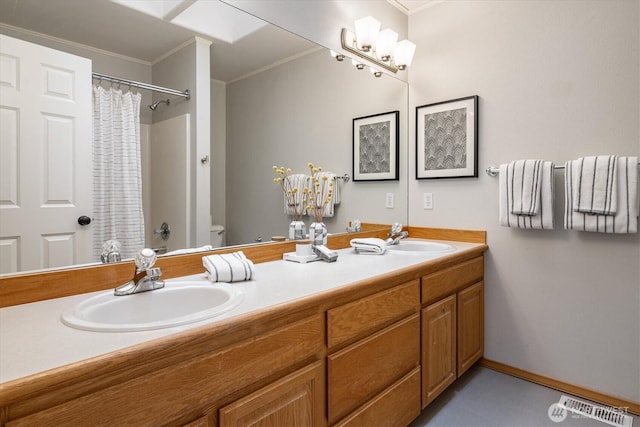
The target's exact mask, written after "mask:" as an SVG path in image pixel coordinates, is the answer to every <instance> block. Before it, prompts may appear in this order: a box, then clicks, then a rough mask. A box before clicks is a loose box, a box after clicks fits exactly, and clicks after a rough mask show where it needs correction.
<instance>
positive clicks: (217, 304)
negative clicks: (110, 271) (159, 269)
mask: <svg viewBox="0 0 640 427" xmlns="http://www.w3.org/2000/svg"><path fill="white" fill-rule="evenodd" d="M242 299H243V294H242V292H240V291H239V290H238V288H237V287H234V286H233V285H230V284H227V283H210V282H204V281H176V282H167V283H166V285H165V287H164V288H162V289H156V290H154V291H149V292H142V293H139V294H133V295H124V296H114V295H113V290H109V291H105V292H103V293H100V294H98V295H95V296H93V297H90V298H88V299H86V300H84V301H82V302H81V303H79V304H78V305H76V306H75V307H73V308H71V309H69V310H66V311H65V312H64V313H63V314H62V323H64V324H65V325H67V326H70V327H72V328H76V329H83V330H87V331H101V332H131V331H147V330H151V329H161V328H169V327H172V326H179V325H185V324H188V323H193V322H198V321H200V320H205V319H210V318H212V317H215V316H218V315H220V314H222V313H225V312H227V311H229V310H231V309H233V308H235V307H237V306H238V304H240V303H241V302H242Z"/></svg>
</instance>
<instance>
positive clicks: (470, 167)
mask: <svg viewBox="0 0 640 427" xmlns="http://www.w3.org/2000/svg"><path fill="white" fill-rule="evenodd" d="M477 176H478V96H477V95H474V96H469V97H467V98H458V99H453V100H451V101H443V102H437V103H435V104H428V105H422V106H420V107H416V179H433V178H464V177H477Z"/></svg>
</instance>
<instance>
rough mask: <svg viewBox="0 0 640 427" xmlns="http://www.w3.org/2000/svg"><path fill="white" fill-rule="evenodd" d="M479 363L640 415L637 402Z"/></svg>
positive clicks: (484, 361)
mask: <svg viewBox="0 0 640 427" xmlns="http://www.w3.org/2000/svg"><path fill="white" fill-rule="evenodd" d="M478 363H479V364H480V366H484V367H485V368H489V369H493V370H494V371H498V372H502V373H503V374H507V375H511V376H513V377H517V378H521V379H523V380H526V381H530V382H532V383H536V384H540V385H543V386H545V387H549V388H553V389H555V390H559V391H563V392H565V393H569V394H572V395H574V396H577V397H581V398H583V399H587V400H591V401H593V402H597V403H600V404H603V405H607V406H609V407H614V408H626V409H627V411H628V412H630V413H632V414H635V415H640V403H637V402H633V401H630V400H625V399H620V398H618V397H614V396H610V395H608V394H604V393H600V392H599V391H595V390H590V389H588V388H585V387H581V386H577V385H574V384H570V383H567V382H564V381H560V380H557V379H555V378H549V377H545V376H544V375H540V374H536V373H533V372H529V371H525V370H524V369H520V368H516V367H513V366H509V365H505V364H504V363H500V362H496V361H493V360H489V359H484V358H482V359H480V361H479V362H478Z"/></svg>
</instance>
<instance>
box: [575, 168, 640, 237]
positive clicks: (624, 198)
mask: <svg viewBox="0 0 640 427" xmlns="http://www.w3.org/2000/svg"><path fill="white" fill-rule="evenodd" d="M616 169H617V171H616V175H617V178H616V181H617V186H618V188H617V205H618V206H617V208H616V214H615V215H599V214H590V213H583V212H577V211H576V204H577V200H576V199H575V194H576V193H575V191H574V188H575V187H576V186H578V185H580V174H579V170H580V159H577V160H570V161H568V162H567V163H566V165H565V171H564V174H565V175H564V185H565V196H564V197H565V211H564V228H565V229H567V230H578V231H590V232H595V233H618V234H624V233H637V232H638V158H637V157H622V156H621V157H618V159H617V164H616Z"/></svg>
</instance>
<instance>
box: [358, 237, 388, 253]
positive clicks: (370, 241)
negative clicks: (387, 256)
mask: <svg viewBox="0 0 640 427" xmlns="http://www.w3.org/2000/svg"><path fill="white" fill-rule="evenodd" d="M349 244H350V245H351V247H352V248H354V249H355V250H356V253H359V254H360V253H362V254H374V255H382V254H384V253H385V251H386V250H387V242H385V241H384V240H382V239H378V238H376V237H362V238H359V239H351V241H350V242H349Z"/></svg>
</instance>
